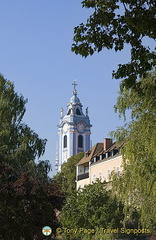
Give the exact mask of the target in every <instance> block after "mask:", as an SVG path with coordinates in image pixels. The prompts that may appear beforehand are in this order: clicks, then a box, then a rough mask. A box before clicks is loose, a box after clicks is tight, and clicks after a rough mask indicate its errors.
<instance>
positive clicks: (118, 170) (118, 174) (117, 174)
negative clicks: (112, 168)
mask: <svg viewBox="0 0 156 240" xmlns="http://www.w3.org/2000/svg"><path fill="white" fill-rule="evenodd" d="M116 176H117V177H119V176H120V167H117V168H116Z"/></svg>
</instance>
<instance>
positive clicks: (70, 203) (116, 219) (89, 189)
mask: <svg viewBox="0 0 156 240" xmlns="http://www.w3.org/2000/svg"><path fill="white" fill-rule="evenodd" d="M122 209H123V206H122V204H121V203H120V202H117V200H116V198H112V197H111V193H110V191H108V190H106V186H105V184H104V183H101V182H96V183H93V184H90V185H86V186H85V187H84V188H83V189H80V190H78V191H77V192H76V193H74V194H72V195H70V196H69V197H68V198H67V201H66V204H65V205H64V207H63V208H62V211H61V224H62V226H63V227H64V228H74V229H79V228H85V229H96V228H108V229H112V228H117V227H119V228H120V227H121V224H120V221H121V220H122V219H123V212H122ZM84 235H86V234H84V233H83V232H82V233H78V235H77V236H79V237H80V236H81V237H83V236H84ZM66 237H67V236H66ZM70 237H72V235H71V236H70Z"/></svg>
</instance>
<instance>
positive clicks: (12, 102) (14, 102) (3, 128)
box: [0, 75, 46, 172]
mask: <svg viewBox="0 0 156 240" xmlns="http://www.w3.org/2000/svg"><path fill="white" fill-rule="evenodd" d="M26 102H27V100H25V99H24V98H23V96H22V95H18V94H17V93H16V92H15V90H14V84H13V83H11V82H10V81H8V80H6V79H4V77H3V76H2V75H0V155H2V156H3V160H4V161H5V162H8V163H9V164H11V165H13V166H14V167H15V168H16V169H18V171H19V172H21V171H22V169H23V167H24V166H25V165H26V164H27V163H28V162H29V161H34V159H35V158H36V157H38V158H39V157H40V156H41V155H43V153H44V150H45V144H46V139H40V138H39V136H38V135H37V134H36V133H35V132H34V131H33V130H31V129H30V127H28V126H27V125H26V124H24V123H23V121H22V119H23V116H24V113H25V111H26V108H25V104H26Z"/></svg>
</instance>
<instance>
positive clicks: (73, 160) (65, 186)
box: [53, 152, 84, 194]
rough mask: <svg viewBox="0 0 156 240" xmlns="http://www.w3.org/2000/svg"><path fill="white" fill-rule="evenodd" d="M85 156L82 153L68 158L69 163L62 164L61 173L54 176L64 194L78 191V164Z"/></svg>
mask: <svg viewBox="0 0 156 240" xmlns="http://www.w3.org/2000/svg"><path fill="white" fill-rule="evenodd" d="M83 156H84V153H83V152H82V153H79V154H77V155H76V156H71V157H70V158H68V160H67V162H66V163H63V164H62V166H61V171H60V172H58V173H57V174H56V176H54V178H53V180H55V181H56V182H57V183H58V184H59V185H60V188H61V189H62V192H64V193H66V194H71V193H72V192H73V191H75V190H76V183H75V180H76V164H77V163H78V162H79V161H80V159H82V158H83Z"/></svg>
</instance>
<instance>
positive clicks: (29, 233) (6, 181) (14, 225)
mask: <svg viewBox="0 0 156 240" xmlns="http://www.w3.org/2000/svg"><path fill="white" fill-rule="evenodd" d="M0 172H1V174H0V216H1V217H0V221H1V234H0V239H1V240H10V239H12V240H15V239H16V240H20V239H21V238H22V239H25V240H30V239H34V236H35V235H36V238H35V239H38V240H39V239H44V237H43V235H42V228H43V227H44V226H47V225H48V226H51V227H52V230H53V233H55V229H56V228H57V227H58V226H59V224H58V221H57V219H56V214H55V209H60V208H61V206H62V204H63V202H64V197H63V195H62V194H61V193H60V191H59V188H58V186H57V185H56V183H51V184H50V183H47V182H44V183H43V181H41V179H40V178H38V177H36V178H34V177H33V176H32V174H31V173H30V172H23V173H22V174H21V175H20V176H19V177H18V179H17V178H16V174H15V169H13V168H12V167H11V166H9V165H6V164H4V163H0ZM47 239H48V237H47Z"/></svg>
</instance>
